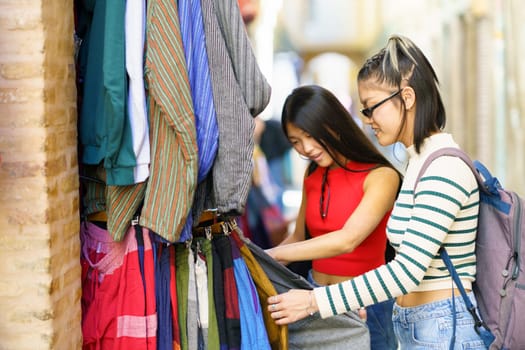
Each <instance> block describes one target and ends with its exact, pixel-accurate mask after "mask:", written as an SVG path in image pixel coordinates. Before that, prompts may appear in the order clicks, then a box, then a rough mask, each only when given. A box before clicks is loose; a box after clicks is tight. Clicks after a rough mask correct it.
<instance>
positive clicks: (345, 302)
mask: <svg viewBox="0 0 525 350" xmlns="http://www.w3.org/2000/svg"><path fill="white" fill-rule="evenodd" d="M418 171H419V170H418V169H417V172H418ZM414 173H415V171H414ZM414 178H415V176H412V177H411V179H409V178H408V176H407V177H406V178H405V179H406V180H405V183H404V184H403V187H402V189H401V193H400V195H399V197H398V199H397V201H396V204H395V206H394V210H393V211H392V216H391V217H390V220H389V222H388V231H389V238H390V239H391V241H392V242H393V244H394V247H395V248H396V250H397V254H396V257H395V259H394V260H392V261H391V262H389V263H388V264H386V265H382V266H380V267H378V268H376V269H374V270H371V271H369V272H367V273H365V274H363V275H361V276H358V277H355V278H353V279H351V280H348V281H345V282H343V283H340V284H334V285H330V286H326V287H319V288H316V289H315V290H314V293H315V297H316V300H317V304H318V306H319V311H320V314H321V317H329V316H332V315H335V314H340V313H343V312H346V311H350V310H355V309H358V308H359V307H364V306H368V305H371V304H375V303H378V302H381V301H385V300H387V299H391V298H395V297H398V296H401V295H404V294H407V293H409V292H411V291H414V290H415V289H416V288H420V289H418V290H431V289H433V287H432V286H430V285H431V284H434V285H435V283H436V281H437V282H438V283H439V281H440V280H444V281H449V278H450V276H449V274H448V271H447V270H446V267H444V264H443V263H442V261H441V259H440V257H439V254H438V249H439V247H440V246H441V245H442V244H445V246H446V247H447V249H449V248H450V250H449V253H450V255H451V257H453V258H452V259H453V262H454V264H455V265H456V266H460V269H458V273H459V274H460V275H465V276H470V277H469V278H472V279H473V278H474V274H475V256H474V241H475V236H476V226H477V210H478V202H479V194H478V189H477V185H476V181H475V179H474V176H473V174H472V173H471V171H470V169H469V168H468V167H467V166H466V165H465V164H464V163H463V161H462V160H460V159H459V158H455V157H440V158H438V159H436V160H435V161H433V162H432V164H431V165H430V166H429V167H428V168H427V170H426V171H425V174H424V175H423V177H422V178H421V180H420V182H419V183H418V185H417V187H416V189H415V191H414V180H413V179H414ZM410 180H411V181H410ZM454 260H456V261H454ZM462 261H464V262H465V263H464V264H463V265H462V264H461V262H462ZM425 283H428V284H429V287H428V289H421V287H423V286H425ZM447 286H450V283H449V282H448V283H447ZM425 287H426V286H425ZM434 288H435V287H434Z"/></svg>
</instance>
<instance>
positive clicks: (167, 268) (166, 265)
mask: <svg viewBox="0 0 525 350" xmlns="http://www.w3.org/2000/svg"><path fill="white" fill-rule="evenodd" d="M153 241H154V243H153V246H154V252H157V254H156V256H155V297H156V301H157V317H158V336H157V349H156V350H172V349H173V350H180V348H181V340H180V325H179V316H178V313H177V310H178V309H179V306H178V305H179V303H178V299H177V292H176V287H177V271H176V269H175V254H176V252H175V246H174V245H172V244H166V242H165V241H164V240H162V239H161V238H160V237H159V236H158V235H156V234H155V235H153Z"/></svg>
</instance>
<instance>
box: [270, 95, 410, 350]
mask: <svg viewBox="0 0 525 350" xmlns="http://www.w3.org/2000/svg"><path fill="white" fill-rule="evenodd" d="M282 127H283V130H284V133H285V135H286V137H287V138H288V140H290V142H291V144H292V146H293V147H294V149H295V150H296V151H297V152H298V153H299V155H300V156H301V157H304V158H308V159H310V161H311V163H310V166H309V168H308V170H307V172H306V175H305V178H304V182H303V197H302V202H301V206H300V209H299V213H298V216H297V221H296V225H295V230H294V232H293V233H292V234H291V235H290V236H288V237H287V238H286V239H285V240H284V241H283V242H282V243H281V244H280V245H279V246H277V247H275V248H273V249H269V250H267V252H268V253H269V254H270V255H271V256H272V257H273V258H274V259H276V260H278V261H280V262H282V263H285V264H286V263H290V262H294V261H303V260H312V269H311V270H310V273H309V276H308V277H309V280H310V282H312V283H313V284H314V285H317V286H327V285H333V284H336V283H339V282H342V281H346V280H349V279H351V278H353V277H354V276H358V275H361V274H363V273H365V272H367V271H369V270H373V269H375V268H376V267H378V266H381V265H383V264H384V263H385V249H386V243H387V239H386V232H385V227H386V222H387V220H388V216H389V214H390V210H391V209H392V206H393V203H394V201H395V198H396V195H397V192H398V189H399V185H400V175H399V174H398V172H397V171H396V170H395V169H394V167H393V166H392V165H391V164H390V163H389V162H388V161H387V159H386V158H385V157H384V156H383V155H382V154H381V153H380V152H379V151H378V150H377V149H376V148H375V147H374V145H373V144H372V142H371V141H370V140H369V139H368V138H367V136H366V135H365V134H364V132H363V131H362V130H361V128H360V127H359V126H358V125H357V124H356V123H355V121H354V120H353V118H352V116H351V115H350V113H349V112H348V110H347V109H346V108H345V107H344V106H343V105H342V104H341V103H340V102H339V101H338V99H337V98H336V97H335V96H334V95H333V94H332V93H331V92H329V91H328V90H326V89H324V88H322V87H320V86H316V85H309V86H301V87H298V88H296V89H295V90H294V91H293V92H292V93H291V94H290V95H289V96H288V97H287V99H286V101H285V103H284V107H283V112H282ZM306 229H307V230H308V233H309V236H310V237H311V238H310V239H306V240H305V230H306ZM392 305H393V299H390V300H385V301H384V302H382V303H378V304H375V305H371V306H370V307H368V308H367V309H366V312H365V310H362V312H361V314H360V315H361V316H362V317H363V318H365V315H366V320H367V321H366V322H367V324H368V328H369V330H370V337H371V344H372V349H387V350H388V349H397V341H396V339H395V336H394V332H393V327H392V323H391V322H390V320H391V318H392Z"/></svg>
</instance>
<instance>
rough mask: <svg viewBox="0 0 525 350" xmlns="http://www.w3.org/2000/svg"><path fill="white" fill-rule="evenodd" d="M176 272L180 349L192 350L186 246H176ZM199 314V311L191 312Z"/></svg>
mask: <svg viewBox="0 0 525 350" xmlns="http://www.w3.org/2000/svg"><path fill="white" fill-rule="evenodd" d="M175 249H176V250H175V251H176V253H175V270H176V271H177V300H178V305H177V306H178V307H177V314H178V318H179V326H180V348H181V350H191V349H189V348H188V319H187V317H188V313H189V312H190V309H189V304H188V299H189V295H188V293H189V291H190V289H189V285H190V271H189V266H188V256H189V248H188V246H187V245H186V244H175ZM191 311H192V312H195V313H196V312H197V310H196V309H195V310H191Z"/></svg>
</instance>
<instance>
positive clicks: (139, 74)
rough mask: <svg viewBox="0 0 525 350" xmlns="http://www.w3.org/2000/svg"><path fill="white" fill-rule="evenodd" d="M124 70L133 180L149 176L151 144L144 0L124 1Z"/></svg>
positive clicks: (144, 178) (140, 179) (143, 179)
mask: <svg viewBox="0 0 525 350" xmlns="http://www.w3.org/2000/svg"><path fill="white" fill-rule="evenodd" d="M125 26H126V27H125V35H126V45H125V47H126V60H125V61H126V72H127V74H128V79H129V91H128V98H127V103H128V118H129V122H130V129H131V135H132V140H133V153H134V154H135V158H136V165H135V167H134V168H133V179H134V181H133V182H134V183H139V182H143V181H145V180H146V179H147V178H148V176H149V163H150V147H149V128H148V113H147V108H146V91H145V90H144V42H145V35H146V0H135V1H126V17H125Z"/></svg>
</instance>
